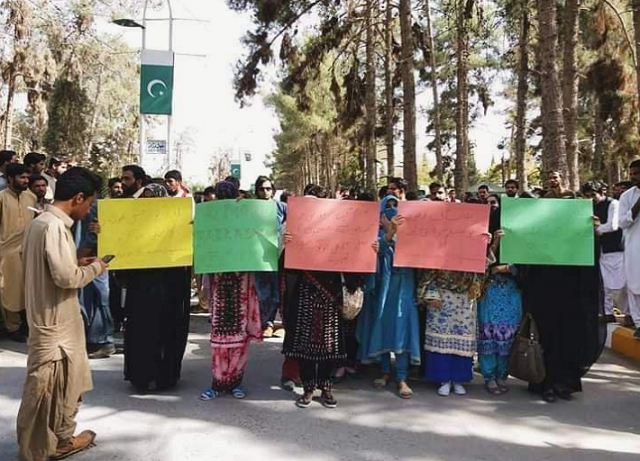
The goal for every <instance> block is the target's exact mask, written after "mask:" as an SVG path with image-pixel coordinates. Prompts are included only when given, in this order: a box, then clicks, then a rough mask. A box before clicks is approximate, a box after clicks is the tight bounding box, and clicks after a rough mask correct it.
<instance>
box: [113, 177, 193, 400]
mask: <svg viewBox="0 0 640 461" xmlns="http://www.w3.org/2000/svg"><path fill="white" fill-rule="evenodd" d="M167 195H168V194H167V191H166V189H165V188H164V187H163V186H160V185H158V184H149V185H148V186H146V187H145V190H144V192H143V195H142V197H144V198H153V197H167ZM118 280H121V281H122V282H123V283H124V285H125V288H126V300H125V312H126V326H125V335H124V342H125V347H124V377H125V380H126V381H130V382H131V384H133V386H134V387H135V388H136V389H137V390H138V391H142V392H144V391H147V390H165V389H169V388H171V387H174V386H175V385H176V383H177V382H178V380H179V379H180V372H181V369H182V357H183V355H184V351H185V348H186V346H187V336H188V334H189V307H190V306H189V304H190V288H191V271H190V268H188V267H174V268H167V269H136V270H127V271H123V272H122V273H121V274H118Z"/></svg>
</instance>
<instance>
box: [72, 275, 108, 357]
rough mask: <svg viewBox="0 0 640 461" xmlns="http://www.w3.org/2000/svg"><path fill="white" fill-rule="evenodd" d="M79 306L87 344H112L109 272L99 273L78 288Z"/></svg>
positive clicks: (99, 345)
mask: <svg viewBox="0 0 640 461" xmlns="http://www.w3.org/2000/svg"><path fill="white" fill-rule="evenodd" d="M79 297H80V306H81V308H82V318H83V320H84V325H85V331H86V335H87V345H88V346H98V347H101V346H108V345H110V344H113V317H111V309H110V308H109V274H107V273H106V272H104V273H103V274H100V275H99V276H98V277H97V278H96V279H95V280H94V281H93V282H91V283H90V284H89V285H87V286H86V287H84V288H83V289H82V290H80V294H79Z"/></svg>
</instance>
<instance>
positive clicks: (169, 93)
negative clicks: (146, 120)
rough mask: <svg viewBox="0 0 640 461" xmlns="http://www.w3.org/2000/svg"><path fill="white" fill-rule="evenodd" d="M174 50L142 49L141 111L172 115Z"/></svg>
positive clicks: (143, 112) (142, 112)
mask: <svg viewBox="0 0 640 461" xmlns="http://www.w3.org/2000/svg"><path fill="white" fill-rule="evenodd" d="M172 98H173V52H172V51H160V50H142V66H141V67H140V113H141V114H158V115H171V110H172Z"/></svg>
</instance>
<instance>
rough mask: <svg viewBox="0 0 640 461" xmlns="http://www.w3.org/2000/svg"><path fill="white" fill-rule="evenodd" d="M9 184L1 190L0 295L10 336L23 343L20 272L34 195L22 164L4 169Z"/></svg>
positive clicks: (22, 281) (31, 218) (23, 324)
mask: <svg viewBox="0 0 640 461" xmlns="http://www.w3.org/2000/svg"><path fill="white" fill-rule="evenodd" d="M5 174H6V177H7V180H8V181H9V187H8V188H7V189H5V190H3V191H2V192H0V274H2V277H0V283H1V286H0V294H1V295H2V306H3V309H2V314H3V316H4V324H5V328H6V329H7V332H8V333H9V337H10V338H11V339H12V340H13V341H16V342H21V343H24V342H26V340H27V338H26V333H27V332H26V327H25V323H24V319H23V315H24V314H21V313H23V311H24V297H23V290H24V286H25V285H24V279H23V274H22V259H21V252H22V238H23V236H24V231H25V229H26V227H27V226H28V225H29V223H31V221H32V220H33V218H34V212H33V211H32V210H30V209H29V208H35V206H36V204H37V203H36V197H35V195H33V194H32V193H31V192H30V191H29V174H28V173H27V170H26V168H25V166H24V165H22V164H20V163H11V164H9V165H8V166H7V168H6V173H5Z"/></svg>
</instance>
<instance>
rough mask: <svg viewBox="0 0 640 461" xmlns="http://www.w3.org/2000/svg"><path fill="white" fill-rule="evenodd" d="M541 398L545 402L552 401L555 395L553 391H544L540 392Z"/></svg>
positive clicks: (554, 399)
mask: <svg viewBox="0 0 640 461" xmlns="http://www.w3.org/2000/svg"><path fill="white" fill-rule="evenodd" d="M542 400H544V401H545V402H547V403H553V402H555V401H556V396H555V394H554V393H553V391H545V392H543V393H542Z"/></svg>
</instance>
